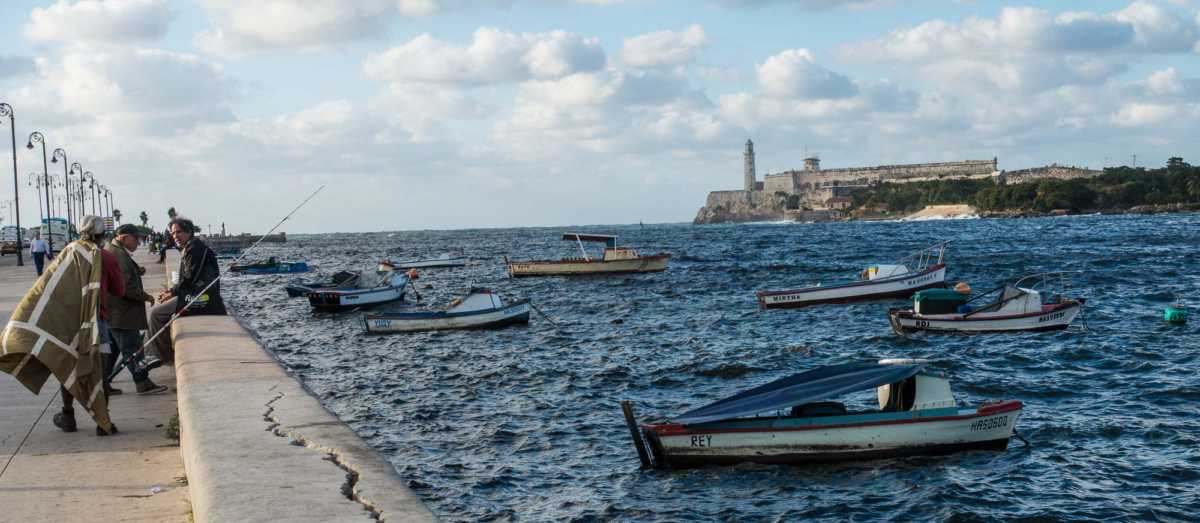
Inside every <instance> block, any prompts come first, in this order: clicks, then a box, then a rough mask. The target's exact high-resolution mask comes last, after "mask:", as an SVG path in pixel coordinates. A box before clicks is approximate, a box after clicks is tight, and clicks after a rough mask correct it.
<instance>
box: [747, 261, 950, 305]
mask: <svg viewBox="0 0 1200 523" xmlns="http://www.w3.org/2000/svg"><path fill="white" fill-rule="evenodd" d="M944 268H946V264H945V263H938V264H935V265H930V266H929V267H927V268H925V269H924V270H922V271H919V272H910V273H905V274H901V275H899V276H888V277H887V278H881V279H878V280H866V281H852V282H846V283H838V284H834V285H829V286H824V285H819V286H815V287H804V288H802V289H794V290H785V291H757V292H755V293H754V294H755V296H757V297H758V298H759V299H760V301H761V299H762V298H765V297H769V296H780V295H784V294H801V293H809V292H819V291H827V290H837V289H846V288H851V287H863V286H868V285H883V284H888V283H895V282H898V281H902V280H907V279H909V278H920V277H921V276H925V275H926V274H929V273H932V272H936V271H938V270H940V269H944ZM896 292H903V289H902V290H899V291H896ZM846 298H859V296H846ZM837 299H841V298H837Z"/></svg>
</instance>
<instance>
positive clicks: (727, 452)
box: [622, 360, 1021, 468]
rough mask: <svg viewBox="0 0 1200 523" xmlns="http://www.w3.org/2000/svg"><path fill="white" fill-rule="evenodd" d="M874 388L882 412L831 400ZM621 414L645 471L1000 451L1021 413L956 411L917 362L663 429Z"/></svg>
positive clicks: (1014, 406)
mask: <svg viewBox="0 0 1200 523" xmlns="http://www.w3.org/2000/svg"><path fill="white" fill-rule="evenodd" d="M872 388H875V389H876V394H877V397H878V404H879V409H878V410H868V411H862V412H850V411H847V410H846V407H845V406H844V405H843V404H842V403H837V402H833V401H829V400H830V399H832V398H835V397H839V396H841V395H844V394H847V393H850V392H856V391H862V390H868V389H872ZM622 408H623V409H624V410H625V417H626V422H627V424H629V428H630V432H631V433H632V435H633V437H634V443H635V446H637V448H638V454H639V457H641V458H642V461H643V464H645V465H653V466H656V467H660V468H674V467H689V466H697V465H720V464H733V463H740V462H757V463H777V464H797V463H807V462H829V461H843V460H859V459H876V458H888V457H896V456H908V455H923V454H934V455H936V454H944V453H949V452H955V451H960V450H969V449H990V450H1004V449H1005V448H1007V447H1008V441H1009V438H1010V437H1012V435H1013V434H1014V432H1015V431H1014V428H1015V426H1016V423H1017V418H1018V417H1019V416H1020V414H1021V402H1020V401H1017V400H1008V401H1000V402H986V403H983V404H981V405H979V406H977V407H962V406H958V404H957V403H956V402H955V399H954V395H953V393H952V392H951V391H950V383H949V381H947V379H946V378H945V377H944V376H941V375H939V374H937V373H935V372H933V371H931V370H929V369H927V368H926V366H925V364H924V362H922V361H920V360H882V361H880V362H878V363H871V362H868V363H850V364H844V365H834V366H830V367H821V368H817V369H813V370H810V371H807V372H803V373H800V374H796V375H793V376H789V377H786V378H783V379H779V380H776V381H773V382H771V383H768V384H766V385H762V386H760V387H755V388H753V389H750V390H747V391H745V392H742V393H740V394H737V395H734V396H731V397H729V398H725V399H723V400H720V401H717V402H715V403H712V404H710V405H706V406H704V407H700V408H698V409H695V410H692V411H690V412H686V413H684V414H682V415H679V416H677V417H675V418H673V419H670V420H666V421H663V422H661V423H646V424H642V425H640V426H638V425H636V424H635V422H634V415H633V410H632V408H631V407H629V405H628V402H623V404H622ZM760 414H766V415H761V416H760ZM647 447H648V449H647Z"/></svg>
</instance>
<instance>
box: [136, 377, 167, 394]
mask: <svg viewBox="0 0 1200 523" xmlns="http://www.w3.org/2000/svg"><path fill="white" fill-rule="evenodd" d="M166 391H167V386H166V385H157V384H155V383H154V382H153V381H150V380H146V381H143V382H141V383H138V384H137V393H138V394H158V393H160V392H166Z"/></svg>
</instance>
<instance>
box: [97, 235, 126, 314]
mask: <svg viewBox="0 0 1200 523" xmlns="http://www.w3.org/2000/svg"><path fill="white" fill-rule="evenodd" d="M109 293H112V294H114V295H116V296H124V295H125V278H124V277H122V276H121V262H120V260H117V257H116V256H113V253H111V252H108V251H106V250H104V249H100V319H102V320H105V321H108V294H109Z"/></svg>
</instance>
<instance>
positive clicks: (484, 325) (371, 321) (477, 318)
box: [363, 289, 529, 332]
mask: <svg viewBox="0 0 1200 523" xmlns="http://www.w3.org/2000/svg"><path fill="white" fill-rule="evenodd" d="M363 321H364V322H365V323H366V325H367V332H418V331H431V330H450V329H494V328H498V327H504V326H506V325H513V324H516V323H529V300H520V301H516V302H512V303H504V300H503V299H501V298H500V295H498V294H496V293H494V292H492V291H489V290H487V289H471V291H470V292H469V293H467V295H466V296H464V297H462V298H459V299H456V300H455V301H454V302H451V304H450V306H449V307H447V308H446V309H445V310H440V311H434V312H389V313H382V314H367V315H365V316H364V317H363Z"/></svg>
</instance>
